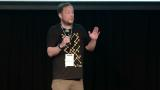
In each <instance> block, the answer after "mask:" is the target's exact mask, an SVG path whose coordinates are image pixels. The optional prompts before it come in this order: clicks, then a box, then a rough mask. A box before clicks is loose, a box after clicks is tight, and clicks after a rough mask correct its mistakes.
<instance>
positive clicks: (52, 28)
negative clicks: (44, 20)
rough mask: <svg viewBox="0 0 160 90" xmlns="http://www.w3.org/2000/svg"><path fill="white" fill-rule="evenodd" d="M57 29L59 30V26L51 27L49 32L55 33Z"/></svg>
mask: <svg viewBox="0 0 160 90" xmlns="http://www.w3.org/2000/svg"><path fill="white" fill-rule="evenodd" d="M57 29H59V24H55V25H51V26H50V28H49V31H55V30H57Z"/></svg>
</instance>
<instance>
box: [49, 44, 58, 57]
mask: <svg viewBox="0 0 160 90" xmlns="http://www.w3.org/2000/svg"><path fill="white" fill-rule="evenodd" d="M60 51H61V49H60V48H59V47H58V46H56V47H48V48H47V53H48V56H49V57H53V56H56V55H58V54H59V53H60Z"/></svg>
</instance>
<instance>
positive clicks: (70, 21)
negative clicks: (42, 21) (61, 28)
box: [62, 20, 74, 25]
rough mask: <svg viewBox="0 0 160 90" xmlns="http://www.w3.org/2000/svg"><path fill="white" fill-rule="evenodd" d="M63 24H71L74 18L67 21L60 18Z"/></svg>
mask: <svg viewBox="0 0 160 90" xmlns="http://www.w3.org/2000/svg"><path fill="white" fill-rule="evenodd" d="M62 21H63V23H64V24H66V25H72V24H73V22H74V20H68V21H65V20H62Z"/></svg>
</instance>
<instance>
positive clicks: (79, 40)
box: [47, 24, 89, 79]
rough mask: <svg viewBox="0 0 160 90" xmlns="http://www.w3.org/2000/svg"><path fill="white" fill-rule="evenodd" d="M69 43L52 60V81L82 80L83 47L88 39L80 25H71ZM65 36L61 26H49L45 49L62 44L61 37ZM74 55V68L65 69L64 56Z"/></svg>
mask: <svg viewBox="0 0 160 90" xmlns="http://www.w3.org/2000/svg"><path fill="white" fill-rule="evenodd" d="M70 31H72V32H70V35H71V43H70V44H67V46H66V47H65V48H64V49H63V50H62V51H61V52H60V53H59V54H58V55H56V56H54V57H53V58H51V59H53V60H52V62H53V79H81V78H83V75H82V72H83V71H82V70H83V60H84V51H85V46H86V45H87V44H88V42H89V37H88V34H87V32H86V31H85V29H84V28H83V27H82V26H81V25H80V24H73V27H72V30H70ZM63 35H65V32H64V30H63V28H62V27H61V24H56V25H54V26H51V28H50V30H49V31H48V35H47V47H55V46H57V45H58V44H59V43H61V42H62V36H63ZM67 53H70V54H74V60H75V61H74V64H75V66H68V67H65V60H64V59H65V54H67Z"/></svg>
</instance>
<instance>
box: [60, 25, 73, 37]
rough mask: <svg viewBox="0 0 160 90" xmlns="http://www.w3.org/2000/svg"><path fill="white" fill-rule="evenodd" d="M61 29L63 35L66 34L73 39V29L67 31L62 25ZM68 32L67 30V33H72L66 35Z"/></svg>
mask: <svg viewBox="0 0 160 90" xmlns="http://www.w3.org/2000/svg"><path fill="white" fill-rule="evenodd" d="M61 29H62V31H63V33H64V35H65V36H69V37H70V39H71V38H72V28H71V29H65V28H63V27H62V25H61ZM66 30H67V32H70V34H69V35H67V34H66V32H65V31H66Z"/></svg>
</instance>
